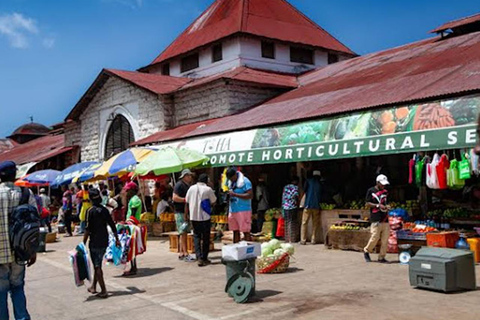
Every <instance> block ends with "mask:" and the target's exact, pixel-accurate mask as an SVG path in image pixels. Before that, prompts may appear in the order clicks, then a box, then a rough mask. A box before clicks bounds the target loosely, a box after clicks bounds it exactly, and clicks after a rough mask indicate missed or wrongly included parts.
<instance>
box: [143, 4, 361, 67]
mask: <svg viewBox="0 0 480 320" xmlns="http://www.w3.org/2000/svg"><path fill="white" fill-rule="evenodd" d="M234 34H249V35H254V36H259V37H264V38H270V39H276V40H280V41H286V42H293V43H299V44H304V45H309V46H313V47H321V48H325V49H330V50H334V51H338V52H344V53H347V54H351V55H355V53H354V52H353V51H351V50H350V49H349V48H347V47H346V46H345V45H343V44H342V43H341V42H340V41H338V40H337V39H335V38H334V37H333V36H332V35H330V34H329V33H328V32H326V31H325V30H323V29H322V28H321V27H319V26H318V25H317V24H316V23H314V22H313V21H311V20H310V19H308V18H307V17H306V16H305V15H303V14H302V13H301V12H299V11H298V10H297V9H295V8H294V7H293V6H292V5H290V4H289V3H288V2H287V1H285V0H268V1H265V0H217V1H215V2H214V3H213V4H212V5H211V6H210V7H209V8H208V9H207V10H206V11H205V12H203V13H202V14H201V15H200V17H198V18H197V19H196V20H195V21H194V22H193V23H192V24H191V25H190V26H189V27H188V28H187V29H186V30H185V31H184V32H183V33H182V34H181V35H180V36H179V37H178V38H177V39H176V40H175V41H173V43H172V44H170V46H168V47H167V48H166V49H165V51H163V52H162V53H161V54H160V55H159V56H158V57H157V58H156V59H155V60H154V61H153V62H152V64H156V63H160V62H162V61H165V60H168V59H170V58H173V57H175V56H178V55H181V54H184V53H187V52H189V51H192V50H194V49H197V48H199V47H202V46H204V45H207V44H209V43H212V42H215V41H217V40H220V39H223V38H225V37H229V36H232V35H234Z"/></svg>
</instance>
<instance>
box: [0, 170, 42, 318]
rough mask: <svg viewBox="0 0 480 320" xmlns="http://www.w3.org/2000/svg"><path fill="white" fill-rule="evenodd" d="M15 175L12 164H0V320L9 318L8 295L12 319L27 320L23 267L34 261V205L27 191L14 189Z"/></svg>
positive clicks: (36, 222) (36, 230)
mask: <svg viewBox="0 0 480 320" xmlns="http://www.w3.org/2000/svg"><path fill="white" fill-rule="evenodd" d="M16 173H17V167H16V164H15V163H14V162H12V161H6V162H2V163H0V181H1V182H0V320H8V318H9V317H8V302H7V297H8V293H9V292H10V295H11V298H12V305H13V309H14V314H15V319H30V315H29V314H28V311H27V300H26V297H25V290H24V286H25V265H26V266H28V267H30V266H31V265H33V264H34V263H35V261H36V259H37V256H36V249H37V247H38V234H39V227H40V218H39V216H38V211H37V209H36V205H37V204H36V201H35V198H34V197H33V195H32V193H31V192H30V191H29V190H28V189H21V188H19V187H16V186H15V185H14V181H15V176H16ZM14 249H15V251H14Z"/></svg>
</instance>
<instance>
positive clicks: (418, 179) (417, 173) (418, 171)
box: [415, 158, 425, 187]
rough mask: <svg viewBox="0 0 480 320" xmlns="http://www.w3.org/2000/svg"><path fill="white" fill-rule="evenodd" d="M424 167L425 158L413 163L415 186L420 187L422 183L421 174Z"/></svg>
mask: <svg viewBox="0 0 480 320" xmlns="http://www.w3.org/2000/svg"><path fill="white" fill-rule="evenodd" d="M424 167H425V158H423V159H422V160H420V161H417V163H416V164H415V183H416V184H417V187H421V186H422V185H423V181H422V176H423V168H424Z"/></svg>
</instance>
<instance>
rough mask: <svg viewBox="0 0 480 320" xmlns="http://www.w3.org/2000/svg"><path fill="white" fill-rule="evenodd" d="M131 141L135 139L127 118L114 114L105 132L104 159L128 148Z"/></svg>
mask: <svg viewBox="0 0 480 320" xmlns="http://www.w3.org/2000/svg"><path fill="white" fill-rule="evenodd" d="M133 141H135V137H134V136H133V129H132V126H131V125H130V123H129V122H128V120H127V119H126V118H125V117H124V116H122V115H117V116H115V118H114V119H113V121H112V124H111V125H110V128H109V129H108V133H107V140H106V144H105V159H108V158H110V157H112V156H114V155H116V154H117V153H120V152H122V151H124V150H126V149H128V147H129V146H130V144H131V143H132V142H133Z"/></svg>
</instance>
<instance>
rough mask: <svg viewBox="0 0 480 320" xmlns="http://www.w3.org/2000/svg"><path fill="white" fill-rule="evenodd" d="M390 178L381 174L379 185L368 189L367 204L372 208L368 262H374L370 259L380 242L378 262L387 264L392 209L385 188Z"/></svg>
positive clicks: (367, 253) (367, 250)
mask: <svg viewBox="0 0 480 320" xmlns="http://www.w3.org/2000/svg"><path fill="white" fill-rule="evenodd" d="M389 184H390V183H389V182H388V178H387V177H386V176H385V175H383V174H381V175H379V176H377V185H376V186H375V187H372V188H370V189H368V191H367V196H366V199H365V202H366V204H367V207H369V208H370V222H371V223H372V225H371V227H370V232H371V236H370V240H369V241H368V244H367V246H366V247H365V248H364V250H363V251H364V256H365V261H366V262H372V260H371V259H370V253H371V252H373V249H375V247H376V246H377V243H378V240H380V244H381V247H380V253H379V254H378V262H381V263H385V262H387V260H386V259H385V256H386V255H387V246H388V237H389V235H390V225H389V224H388V210H389V209H390V207H389V206H388V205H387V196H388V191H387V189H385V186H388V185H389Z"/></svg>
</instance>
